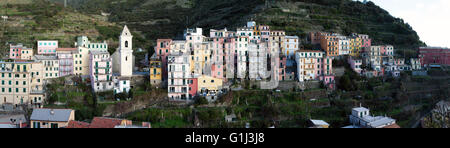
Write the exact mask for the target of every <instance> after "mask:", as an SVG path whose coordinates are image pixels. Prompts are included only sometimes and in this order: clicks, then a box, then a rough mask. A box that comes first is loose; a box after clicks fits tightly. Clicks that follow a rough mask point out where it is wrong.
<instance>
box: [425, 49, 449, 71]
mask: <svg viewBox="0 0 450 148" xmlns="http://www.w3.org/2000/svg"><path fill="white" fill-rule="evenodd" d="M419 54H420V55H419V56H420V63H421V64H422V66H423V67H428V66H439V65H442V66H449V65H450V48H442V47H420V48H419Z"/></svg>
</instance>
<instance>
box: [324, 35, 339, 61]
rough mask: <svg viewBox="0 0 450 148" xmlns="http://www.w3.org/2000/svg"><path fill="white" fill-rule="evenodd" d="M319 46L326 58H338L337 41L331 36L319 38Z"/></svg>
mask: <svg viewBox="0 0 450 148" xmlns="http://www.w3.org/2000/svg"><path fill="white" fill-rule="evenodd" d="M320 46H321V47H322V49H323V50H324V51H325V52H326V54H327V56H329V57H333V56H339V40H338V38H337V37H336V36H334V35H332V34H326V35H323V36H321V39H320Z"/></svg>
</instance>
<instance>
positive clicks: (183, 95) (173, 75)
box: [168, 52, 190, 101]
mask: <svg viewBox="0 0 450 148" xmlns="http://www.w3.org/2000/svg"><path fill="white" fill-rule="evenodd" d="M189 58H190V56H189V55H188V54H184V53H181V52H179V53H171V54H170V55H169V56H168V96H169V99H171V100H175V101H188V100H187V99H189V91H188V88H189V85H188V78H190V69H189V67H190V64H189Z"/></svg>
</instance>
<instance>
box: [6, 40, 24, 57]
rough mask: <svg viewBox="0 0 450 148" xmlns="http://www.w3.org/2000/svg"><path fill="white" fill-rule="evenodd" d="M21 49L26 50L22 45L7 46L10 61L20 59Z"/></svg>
mask: <svg viewBox="0 0 450 148" xmlns="http://www.w3.org/2000/svg"><path fill="white" fill-rule="evenodd" d="M22 48H26V47H24V46H23V44H17V45H11V44H10V45H9V58H10V59H20V58H21V53H22Z"/></svg>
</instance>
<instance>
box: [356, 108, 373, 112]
mask: <svg viewBox="0 0 450 148" xmlns="http://www.w3.org/2000/svg"><path fill="white" fill-rule="evenodd" d="M353 110H354V111H357V112H364V111H369V109H367V108H365V107H357V108H353Z"/></svg>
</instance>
